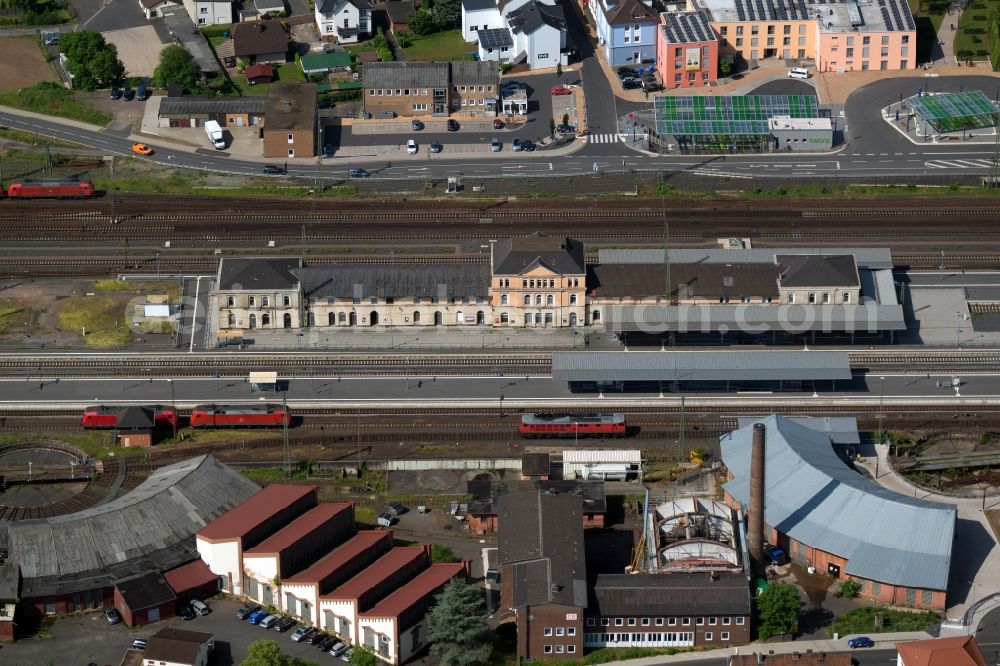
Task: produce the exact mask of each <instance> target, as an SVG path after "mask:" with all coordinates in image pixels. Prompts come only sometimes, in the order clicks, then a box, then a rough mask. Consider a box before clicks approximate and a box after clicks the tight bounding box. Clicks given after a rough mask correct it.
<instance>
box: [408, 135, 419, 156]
mask: <svg viewBox="0 0 1000 666" xmlns="http://www.w3.org/2000/svg"><path fill="white" fill-rule="evenodd" d="M417 150H418V149H417V142H416V141H414V140H413V139H410V140H408V141H407V142H406V152H408V153H409V154H410V155H416V154H417Z"/></svg>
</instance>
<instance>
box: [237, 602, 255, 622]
mask: <svg viewBox="0 0 1000 666" xmlns="http://www.w3.org/2000/svg"><path fill="white" fill-rule="evenodd" d="M259 610H260V606H258V605H257V604H245V605H243V606H240V607H239V608H237V609H236V619H237V620H245V619H247V618H248V617H250V614H251V613H256V612H257V611H259Z"/></svg>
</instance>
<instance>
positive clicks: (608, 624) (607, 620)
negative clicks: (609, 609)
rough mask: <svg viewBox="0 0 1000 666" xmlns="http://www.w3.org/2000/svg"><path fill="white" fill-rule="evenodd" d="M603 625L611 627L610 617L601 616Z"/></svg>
mask: <svg viewBox="0 0 1000 666" xmlns="http://www.w3.org/2000/svg"><path fill="white" fill-rule="evenodd" d="M601 626H602V627H609V626H611V619H610V618H606V617H602V618H601Z"/></svg>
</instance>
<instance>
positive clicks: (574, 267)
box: [490, 234, 587, 327]
mask: <svg viewBox="0 0 1000 666" xmlns="http://www.w3.org/2000/svg"><path fill="white" fill-rule="evenodd" d="M490 264H491V273H492V277H491V283H490V287H491V289H490V292H491V294H490V305H492V306H493V324H494V325H495V326H496V325H500V326H525V327H552V326H555V327H560V326H570V327H575V326H579V325H582V324H583V323H585V322H586V313H587V309H586V304H585V298H586V292H587V264H586V258H585V253H584V247H583V243H581V242H580V241H577V240H574V239H571V238H554V237H550V236H545V235H544V234H534V235H531V236H526V237H517V238H505V239H502V240H499V241H497V242H496V243H494V244H493V245H492V247H491V255H490Z"/></svg>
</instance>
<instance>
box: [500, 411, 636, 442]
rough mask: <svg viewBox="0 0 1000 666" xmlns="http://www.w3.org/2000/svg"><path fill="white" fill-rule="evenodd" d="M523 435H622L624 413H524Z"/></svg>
mask: <svg viewBox="0 0 1000 666" xmlns="http://www.w3.org/2000/svg"><path fill="white" fill-rule="evenodd" d="M520 430H521V434H522V435H524V436H525V437H587V436H589V435H597V436H610V437H624V436H625V435H626V433H627V427H626V425H625V415H624V414H525V415H523V416H522V417H521V427H520Z"/></svg>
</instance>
